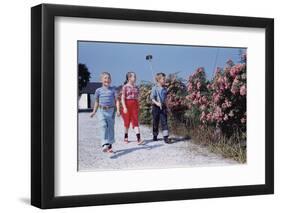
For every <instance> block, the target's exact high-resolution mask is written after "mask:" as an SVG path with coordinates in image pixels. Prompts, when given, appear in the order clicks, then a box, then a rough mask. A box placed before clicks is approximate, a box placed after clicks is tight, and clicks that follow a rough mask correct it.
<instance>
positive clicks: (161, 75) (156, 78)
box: [155, 72, 166, 82]
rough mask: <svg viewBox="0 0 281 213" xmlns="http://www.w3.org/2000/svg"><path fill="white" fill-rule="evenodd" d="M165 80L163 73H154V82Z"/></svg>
mask: <svg viewBox="0 0 281 213" xmlns="http://www.w3.org/2000/svg"><path fill="white" fill-rule="evenodd" d="M161 77H162V78H165V77H166V74H165V73H163V72H158V73H156V75H155V80H156V81H157V82H158V80H159V78H161Z"/></svg>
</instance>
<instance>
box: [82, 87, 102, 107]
mask: <svg viewBox="0 0 281 213" xmlns="http://www.w3.org/2000/svg"><path fill="white" fill-rule="evenodd" d="M101 86H102V84H101V83H100V82H89V83H88V84H87V86H86V87H84V88H83V89H82V90H81V95H80V96H79V97H78V108H79V111H90V110H91V109H92V108H93V105H94V102H95V98H94V97H95V92H96V89H97V88H99V87H101Z"/></svg>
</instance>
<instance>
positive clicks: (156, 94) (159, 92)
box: [150, 85, 168, 104]
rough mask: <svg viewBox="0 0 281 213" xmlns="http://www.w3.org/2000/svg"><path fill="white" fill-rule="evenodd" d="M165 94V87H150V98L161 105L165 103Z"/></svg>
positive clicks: (166, 92)
mask: <svg viewBox="0 0 281 213" xmlns="http://www.w3.org/2000/svg"><path fill="white" fill-rule="evenodd" d="M167 94H168V91H167V88H166V87H161V86H158V85H156V86H154V87H152V90H151V95H150V98H151V99H154V100H156V101H158V102H160V103H162V104H163V103H165V101H166V98H167Z"/></svg>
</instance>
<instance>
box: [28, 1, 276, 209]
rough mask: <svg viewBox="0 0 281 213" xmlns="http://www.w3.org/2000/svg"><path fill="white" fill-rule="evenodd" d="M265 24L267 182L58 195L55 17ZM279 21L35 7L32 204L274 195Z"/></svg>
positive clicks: (33, 10) (86, 8)
mask: <svg viewBox="0 0 281 213" xmlns="http://www.w3.org/2000/svg"><path fill="white" fill-rule="evenodd" d="M58 16H63V17H80V18H101V19H113V20H114V19H115V20H131V21H145V22H162V23H182V24H200V25H218V26H237V27H252V28H264V29H265V34H266V41H265V43H266V48H265V61H266V64H265V76H266V77H265V90H266V91H265V92H266V93H265V94H266V97H265V101H266V106H265V115H266V118H265V122H266V124H265V125H266V128H265V133H266V134H265V161H266V162H265V184H262V185H245V186H229V187H228V186H226V187H213V188H197V189H177V190H163V191H145V192H130V193H112V194H93V195H78V196H77V195H73V196H59V197H56V196H55V195H54V189H55V180H54V178H55V171H54V166H55V165H54V163H55V161H54V157H55V156H54V149H55V146H54V139H55V138H54V132H55V114H54V113H55V108H54V105H55V100H54V95H55V88H54V86H55V85H54V76H55V75H54V59H55V58H54V57H55V54H54V50H55V46H54V45H55V44H54V21H55V17H58ZM261 140H262V139H261ZM273 149H274V19H271V18H256V17H241V16H225V15H209V14H194V13H180V12H165V11H148V10H132V9H114V8H103V7H87V6H68V5H54V4H41V5H38V6H35V7H32V8H31V204H32V205H34V206H36V207H39V208H42V209H47V208H61V207H76V206H91V205H106V204H122V203H140V202H155V201H169V200H183V199H197V198H217V197H229V196H246V195H260V194H273V193H274V151H273Z"/></svg>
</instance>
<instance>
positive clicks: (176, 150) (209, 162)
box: [78, 113, 237, 171]
mask: <svg viewBox="0 0 281 213" xmlns="http://www.w3.org/2000/svg"><path fill="white" fill-rule="evenodd" d="M115 122H116V124H115V138H116V143H115V144H114V145H113V149H114V151H115V154H108V153H103V152H102V151H101V147H100V142H99V135H98V122H97V118H96V117H94V118H90V117H89V113H79V146H78V158H79V162H78V168H79V171H91V170H92V171H93V170H115V169H145V168H169V167H195V166H205V167H206V166H222V165H232V164H237V162H236V161H234V160H230V159H225V158H223V157H222V156H219V155H216V154H214V153H211V152H210V151H208V150H207V149H206V148H205V147H201V146H199V145H197V144H194V143H192V142H191V140H184V139H183V138H181V137H177V136H175V135H171V138H173V139H174V140H175V143H173V144H165V143H164V142H163V140H162V138H161V137H162V136H161V135H159V137H160V140H159V141H156V142H155V141H152V140H151V138H152V133H151V132H152V130H151V129H150V128H148V127H147V126H140V128H141V135H142V138H143V139H144V141H145V143H144V144H143V145H137V143H136V136H135V134H134V132H133V131H132V130H131V131H130V132H129V141H130V143H129V144H125V143H123V131H124V130H123V121H122V119H121V118H120V117H116V120H115Z"/></svg>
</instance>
